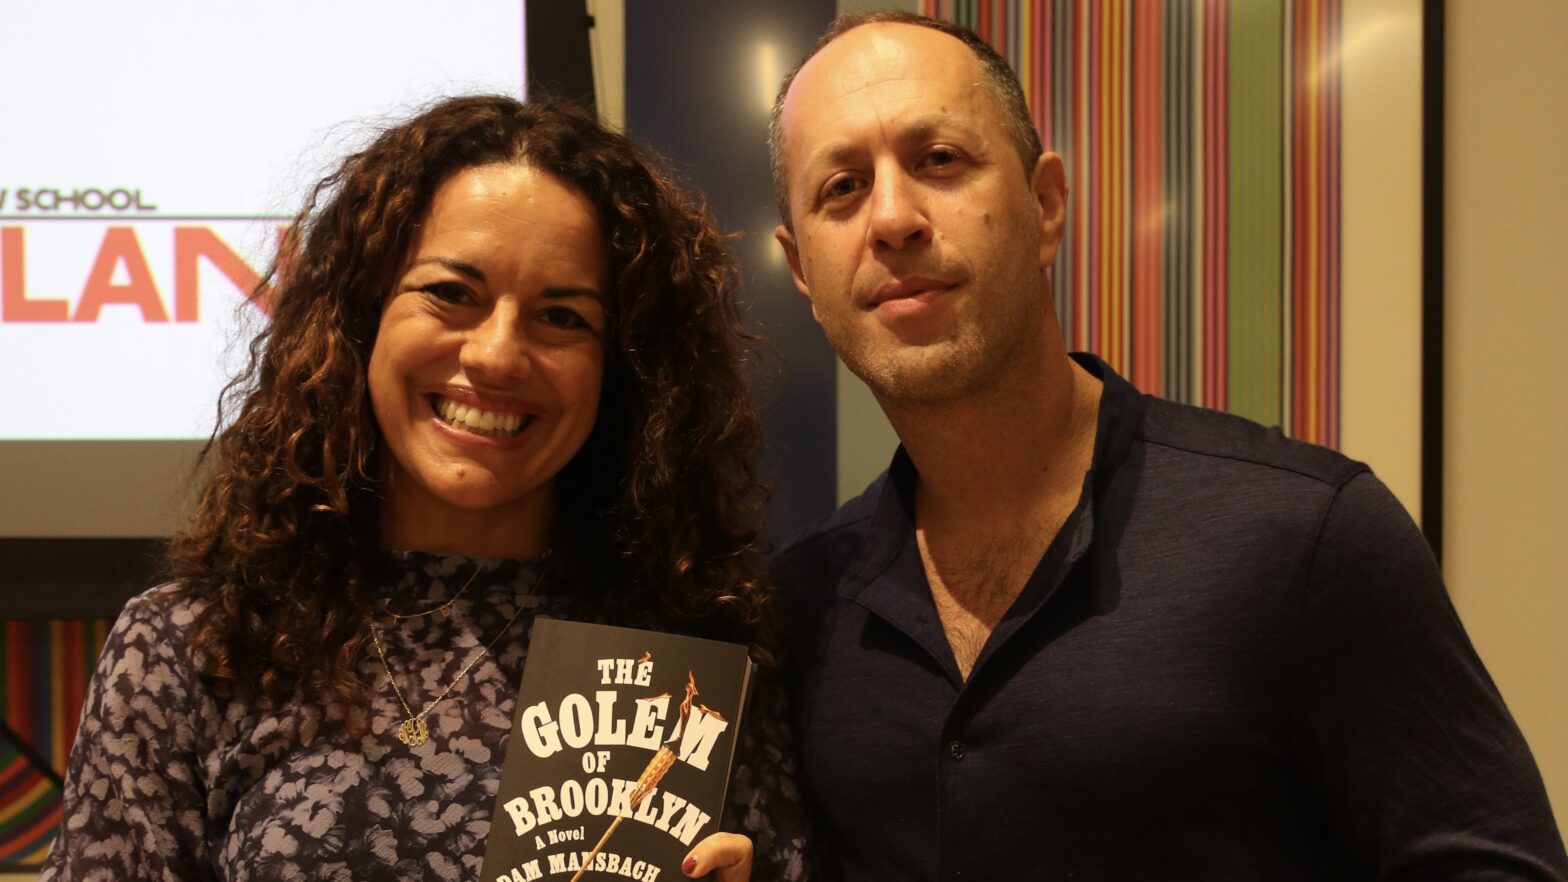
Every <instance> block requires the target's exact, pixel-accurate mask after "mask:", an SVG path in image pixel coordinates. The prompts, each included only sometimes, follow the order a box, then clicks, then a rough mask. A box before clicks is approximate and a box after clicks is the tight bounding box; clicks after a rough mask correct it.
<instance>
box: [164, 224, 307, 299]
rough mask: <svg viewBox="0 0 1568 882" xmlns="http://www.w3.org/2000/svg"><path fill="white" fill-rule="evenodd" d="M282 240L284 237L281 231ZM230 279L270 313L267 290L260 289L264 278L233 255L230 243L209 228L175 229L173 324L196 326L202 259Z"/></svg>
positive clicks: (237, 256)
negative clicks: (191, 323)
mask: <svg viewBox="0 0 1568 882" xmlns="http://www.w3.org/2000/svg"><path fill="white" fill-rule="evenodd" d="M278 236H279V239H280V240H281V239H282V236H283V233H282V231H281V230H280V231H279V234H278ZM203 257H205V258H207V259H208V260H210V261H212V265H213V266H215V267H217V268H218V270H219V271H220V272H222V273H223V274H224V275H225V276H228V277H229V281H231V282H233V283H234V286H235V287H237V288H239V289H240V290H241V291H244V292H245V293H246V294H249V295H252V296H253V299H254V300H255V302H256V305H257V306H260V307H261V308H262V311H263V312H266V311H267V302H268V297H267V295H268V294H270V293H271V291H270V290H269V289H267V288H261V289H258V288H257V287H256V286H257V285H259V284H261V277H260V276H258V275H256V271H255V270H253V269H251V268H250V264H247V263H246V262H245V260H244V258H242V257H240V256H239V255H238V254H235V253H234V249H232V248H230V247H229V246H228V244H227V243H225V242H224V241H223V240H222V239H219V238H218V234H217V233H214V232H213V231H212V230H210V229H208V228H207V227H176V228H175V229H174V320H175V321H178V322H193V321H196V316H197V306H196V302H197V297H196V287H197V283H196V268H197V267H196V262H197V261H198V260H199V259H201V258H203Z"/></svg>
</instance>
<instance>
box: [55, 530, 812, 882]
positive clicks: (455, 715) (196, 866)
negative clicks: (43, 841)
mask: <svg viewBox="0 0 1568 882" xmlns="http://www.w3.org/2000/svg"><path fill="white" fill-rule="evenodd" d="M386 568H387V571H388V572H392V573H396V574H397V578H393V579H389V580H388V582H389V583H390V584H388V585H387V587H386V588H385V589H384V593H383V599H384V602H385V604H386V607H387V608H388V609H391V610H393V611H398V612H416V611H420V610H425V609H430V608H431V607H434V606H438V605H440V604H442V603H444V602H445V601H447V600H449V599H451V597H452V595H453V594H454V593H459V596H458V598H457V600H456V601H455V602H453V603H452V605H451V613H452V614H451V616H450V617H449V618H447V617H443V616H440V615H427V616H420V617H416V618H407V619H401V620H399V619H395V618H393V617H391V616H389V615H384V614H380V615H377V616H376V617H375V618H374V622H375V624H376V626H377V627H378V628H379V629H380V631H381V640H382V644H383V647H384V649H385V652H386V662H387V667H389V668H390V669H391V671H392V673H393V674H394V675H395V676H396V677H397V678H398V684H399V686H400V687H401V688H402V690H403V694H404V695H405V696H406V697H407V699H408V703H409V704H410V705H411V706H413V707H414V709H415V710H418V709H419V708H421V707H423V706H424V705H425V703H426V702H427V701H429V700H430V699H431V698H434V697H435V696H437V695H439V694H440V692H441V690H443V689H445V688H446V687H447V686H448V684H450V683H452V682H453V681H454V680H455V679H456V678H457V676H458V674H459V672H460V671H462V670H463V668H464V666H466V665H468V664H469V663H470V662H473V667H472V668H471V669H470V670H469V671H468V674H467V676H466V677H464V678H463V680H462V681H461V682H460V683H458V684H457V686H455V687H454V688H453V689H452V690H451V692H449V693H448V694H447V696H446V698H445V699H444V700H443V701H442V702H441V703H440V704H438V705H437V706H436V707H435V708H434V709H433V710H432V711H431V712H430V714H429V717H428V723H429V729H430V739H429V740H428V741H426V742H424V743H423V744H420V745H418V746H417V747H408V746H405V745H404V744H403V743H401V742H400V741H399V740H398V738H397V735H396V731H397V727H398V725H399V724H400V723H401V722H402V721H403V719H404V718H405V717H406V716H407V715H406V714H405V713H404V711H403V708H402V706H401V705H400V704H399V702H398V698H397V696H396V695H395V694H394V693H393V690H392V688H391V686H390V685H389V684H388V681H387V671H386V668H383V666H382V662H381V660H380V659H379V658H378V657H377V656H376V654H375V651H374V649H373V647H372V646H371V644H370V642H368V641H367V642H366V650H367V652H366V655H365V658H364V659H363V660H362V661H361V663H360V671H361V673H362V675H363V676H364V678H365V682H367V683H370V684H373V685H372V686H371V687H370V689H369V690H368V700H369V703H370V704H369V711H370V732H369V734H367V735H364V736H363V737H359V738H354V737H350V736H349V735H348V734H347V732H346V730H345V727H344V725H343V719H342V715H341V713H339V712H338V711H335V710H327V709H324V708H323V707H321V706H319V705H316V704H306V703H290V704H286V705H284V706H281V707H264V706H261V705H252V704H247V703H246V702H244V701H241V700H239V699H237V698H235V697H234V695H233V693H232V692H231V691H230V690H228V689H226V688H224V687H223V685H222V684H217V685H215V684H212V683H210V682H207V681H204V680H203V679H201V678H200V677H198V676H197V675H196V672H195V671H194V669H193V668H192V666H191V664H190V661H189V659H190V652H189V643H188V640H189V636H190V628H191V625H192V622H193V621H194V610H195V607H194V604H193V602H192V601H190V600H189V599H187V598H185V597H184V596H183V595H182V594H181V593H180V592H178V591H175V590H172V589H170V588H169V587H167V586H166V587H164V588H161V589H157V588H155V589H153V590H151V591H148V592H146V593H144V594H142V595H140V596H139V597H136V598H135V599H133V600H132V601H131V602H130V603H129V604H128V605H127V606H126V608H125V610H124V612H122V613H121V615H120V618H119V621H118V622H117V623H116V624H115V626H114V630H113V632H112V633H111V634H110V635H109V642H108V645H107V646H106V647H105V648H104V652H103V656H102V658H101V660H100V662H99V667H98V671H97V674H96V675H95V677H94V678H93V683H92V687H91V689H90V690H89V693H88V696H87V706H86V709H85V711H84V714H83V717H82V724H81V729H80V730H79V732H78V734H77V739H76V747H75V749H74V751H73V752H72V754H71V763H70V769H69V771H68V778H67V781H66V788H65V814H64V820H63V821H62V822H61V828H60V836H59V838H58V839H57V840H56V841H55V845H54V849H53V851H52V852H51V853H50V855H49V857H48V859H47V861H46V863H45V867H44V871H43V874H42V876H41V877H40V880H41V882H54V880H103V882H109V880H116V882H119V880H152V879H157V880H198V879H214V880H216V879H221V880H249V879H255V880H300V879H332V880H397V882H409V880H427V879H428V880H473V879H477V878H478V875H479V867H480V863H481V862H482V860H483V857H484V843H485V837H486V835H487V834H488V833H489V831H490V811H491V808H492V806H493V803H494V800H495V793H496V785H497V782H498V780H499V778H500V771H501V761H502V759H503V757H504V756H505V751H506V741H507V736H508V732H509V730H510V728H511V721H512V708H513V705H514V703H515V701H516V690H517V683H518V680H519V678H520V677H521V675H522V668H523V661H524V659H525V658H526V656H527V654H528V634H529V631H530V630H531V627H532V624H533V620H534V618H535V617H536V616H537V615H540V614H545V615H556V616H563V615H568V614H570V611H569V610H568V608H567V606H566V604H565V603H564V602H563V600H562V598H563V597H564V596H565V594H566V593H565V592H559V593H558V594H557V595H556V596H552V586H551V585H550V584H544V585H542V586H538V585H536V582H537V580H538V577H539V569H540V568H539V565H538V564H537V563H535V562H525V561H512V560H497V559H476V558H467V557H454V556H438V555H431V554H424V553H418V552H399V553H394V554H391V555H390V559H389V560H388V561H387V562H386ZM470 576H474V578H473V581H472V582H471V583H470V584H469V585H468V587H467V589H466V590H463V591H461V592H459V589H460V588H461V586H463V585H464V583H465V582H467V580H468V579H469V577H470ZM555 578H557V574H553V573H552V574H551V576H550V578H549V579H547V580H546V582H547V583H548V582H549V581H552V580H553V579H555ZM556 587H559V586H556ZM536 588H540V589H541V590H535V589H536ZM514 614H516V615H517V619H516V621H515V622H513V623H512V625H511V627H510V628H507V627H506V623H507V622H508V621H509V620H511V619H512V618H513V616H514ZM503 630H504V633H503ZM498 635H499V639H498V640H497V642H496V643H495V645H494V648H493V649H492V650H491V651H489V652H485V649H484V647H485V645H486V644H488V643H489V642H490V641H491V640H492V639H495V638H497V637H498ZM750 716H751V719H749V720H748V722H747V725H746V726H745V729H744V730H743V733H742V740H741V744H740V748H739V750H740V753H739V757H738V760H737V766H736V770H735V775H734V779H733V782H732V784H731V788H730V793H731V797H730V799H731V805H730V807H729V808H730V811H729V812H728V813H727V817H726V818H725V823H724V827H723V829H725V830H730V831H736V832H745V833H747V834H749V835H750V836H751V837H752V839H753V842H754V845H755V847H756V853H755V867H754V870H753V879H758V880H765V879H780V880H796V879H802V878H804V877H805V863H804V846H805V841H804V840H805V833H804V826H803V821H802V809H801V800H800V795H799V792H798V791H797V790H796V787H795V780H794V767H793V761H792V760H791V759H790V754H789V751H788V749H787V747H786V746H785V745H786V744H787V741H786V739H785V737H784V736H785V733H784V731H783V728H782V724H781V721H780V714H779V713H778V711H777V705H776V699H773V698H770V697H769V696H767V695H758V696H757V697H756V698H754V699H753V704H752V713H751V715H750ZM674 878H683V877H679V876H676V877H674Z"/></svg>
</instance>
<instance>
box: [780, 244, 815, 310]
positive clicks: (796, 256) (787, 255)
mask: <svg viewBox="0 0 1568 882" xmlns="http://www.w3.org/2000/svg"><path fill="white" fill-rule="evenodd" d="M773 238H775V239H777V240H779V247H780V248H783V249H784V259H785V260H787V261H789V274H790V275H791V276H793V277H794V278H795V289H796V290H798V291H799V292H800V293H801V294H802V295H803V296H804V297H805V298H806V299H807V300H810V299H811V288H810V287H809V286H807V284H806V276H805V274H804V273H802V272H801V271H800V249H799V248H797V247H795V234H794V233H791V232H790V231H789V229H788V228H787V227H785V226H784V225H783V224H779V225H778V226H776V227H774V228H773ZM816 313H817V306H816V304H815V303H813V304H812V305H811V314H812V315H816Z"/></svg>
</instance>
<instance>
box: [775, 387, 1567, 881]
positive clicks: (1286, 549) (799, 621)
mask: <svg viewBox="0 0 1568 882" xmlns="http://www.w3.org/2000/svg"><path fill="white" fill-rule="evenodd" d="M1078 358H1079V360H1080V362H1081V363H1083V364H1084V365H1085V366H1086V367H1087V368H1089V370H1091V372H1093V373H1095V374H1096V375H1097V376H1099V377H1100V378H1101V379H1102V380H1103V381H1104V384H1105V385H1104V392H1103V394H1102V398H1101V403H1100V413H1099V420H1098V428H1097V437H1096V443H1095V451H1094V458H1093V463H1092V466H1091V469H1090V472H1089V474H1088V476H1087V478H1086V479H1085V483H1084V490H1083V494H1082V497H1081V498H1080V501H1079V503H1078V506H1077V508H1076V509H1075V510H1074V512H1073V513H1072V515H1071V516H1070V517H1069V518H1068V520H1067V522H1066V523H1065V525H1064V526H1063V527H1062V528H1061V530H1060V532H1059V533H1058V535H1057V536H1056V537H1055V539H1054V540H1053V541H1052V543H1051V544H1050V546H1049V548H1048V549H1047V551H1046V552H1045V554H1044V556H1043V558H1042V559H1041V560H1040V562H1039V564H1038V566H1037V567H1036V568H1035V570H1034V572H1033V574H1032V575H1031V576H1030V578H1029V581H1028V583H1027V584H1026V585H1025V586H1024V588H1023V591H1022V593H1021V594H1020V595H1019V596H1018V599H1017V600H1016V602H1015V603H1014V604H1013V606H1012V608H1011V609H1010V610H1009V611H1008V612H1007V613H1006V615H1005V616H1004V617H1003V618H1002V620H1001V622H1000V623H999V624H998V626H997V628H996V630H995V631H994V633H993V634H992V635H991V638H990V640H989V641H988V642H987V643H986V645H985V647H984V648H983V650H982V651H981V653H980V655H979V657H978V658H977V660H976V662H975V665H974V667H973V669H972V671H971V674H970V677H969V679H968V681H967V682H966V681H964V680H963V679H962V678H961V676H960V675H959V673H958V667H957V665H956V663H955V661H954V658H953V654H952V651H951V649H950V648H949V645H948V642H947V639H946V636H945V634H944V633H943V630H942V624H941V620H940V619H939V617H938V615H937V611H936V607H935V605H934V603H933V601H932V597H931V590H930V587H929V585H928V583H927V581H926V577H925V571H924V568H923V566H922V563H921V559H920V553H919V551H918V549H917V547H916V544H915V536H914V498H915V497H914V490H915V482H916V479H917V475H916V472H915V468H914V466H913V464H912V462H911V461H910V460H909V458H908V457H907V456H906V455H905V454H904V453H903V451H902V450H900V451H899V453H898V454H897V455H896V456H895V458H894V461H893V464H892V466H891V468H890V469H889V470H888V472H887V473H885V474H884V475H882V476H881V477H880V478H878V479H877V481H876V482H875V483H873V484H872V485H871V486H870V487H869V488H868V489H867V490H866V491H865V493H863V494H862V495H861V496H860V497H858V498H857V499H855V500H853V501H851V502H849V503H848V504H846V505H845V506H844V507H843V508H842V509H840V510H839V511H838V512H837V513H835V514H834V515H833V516H832V517H831V518H830V519H828V520H827V521H826V522H824V523H823V524H822V525H820V526H819V527H817V528H815V529H813V530H812V531H810V532H809V533H808V534H807V535H806V536H804V537H803V538H801V539H799V540H798V541H796V542H794V543H792V544H791V545H790V546H788V547H787V548H785V549H784V550H783V551H781V552H780V554H779V555H778V557H777V558H776V560H775V567H774V578H775V580H776V581H777V583H778V584H779V586H780V588H781V591H782V593H783V595H784V598H785V601H786V603H787V604H788V605H789V607H790V612H789V622H790V632H791V633H790V636H791V647H790V650H789V654H788V655H787V658H786V665H787V675H788V679H789V682H790V688H791V692H792V698H793V702H794V707H795V713H796V715H797V719H796V725H797V737H798V740H799V742H800V749H801V753H802V759H803V761H804V773H805V774H804V776H803V778H804V783H805V786H806V787H807V788H808V790H809V797H810V799H811V802H812V805H813V806H814V809H815V812H816V820H817V836H818V839H817V841H818V842H820V843H821V844H822V845H823V848H822V849H820V851H822V852H824V853H826V854H827V855H829V856H830V863H831V864H832V867H831V868H830V870H831V871H830V872H829V873H827V874H826V875H828V876H830V877H832V876H842V877H844V878H848V879H855V880H859V879H868V880H869V879H875V880H889V879H931V880H937V879H940V880H959V879H1062V880H1067V879H1071V880H1089V879H1108V880H1112V879H1114V880H1127V879H1161V880H1179V879H1191V880H1219V879H1267V880H1320V879H1336V880H1337V879H1383V878H1399V879H1407V878H1408V879H1516V878H1517V879H1555V880H1564V879H1568V857H1565V855H1564V852H1563V846H1562V842H1561V840H1560V838H1559V836H1558V834H1557V830H1556V827H1555V825H1554V823H1553V820H1552V816H1551V810H1550V808H1549V806H1548V804H1547V801H1546V795H1545V790H1544V787H1543V785H1542V783H1541V778H1540V774H1539V773H1538V772H1537V770H1536V767H1535V764H1534V761H1533V760H1532V758H1531V756H1530V752H1529V749H1528V747H1527V746H1526V745H1525V742H1524V740H1523V738H1522V737H1521V735H1520V733H1519V731H1518V728H1517V727H1516V726H1515V724H1514V722H1513V720H1512V719H1511V718H1510V716H1509V714H1508V711H1507V709H1506V708H1505V707H1504V706H1503V702H1502V699H1501V697H1500V696H1499V695H1498V692H1497V689H1496V688H1495V687H1494V686H1493V684H1492V682H1491V680H1490V679H1489V678H1488V676H1487V674H1486V671H1485V669H1484V668H1483V667H1482V665H1481V662H1480V660H1479V659H1478V658H1477V657H1476V654H1475V652H1474V650H1473V649H1472V647H1471V645H1470V643H1469V641H1468V640H1467V638H1466V636H1465V634H1464V631H1463V629H1462V628H1461V626H1460V624H1459V621H1458V618H1457V616H1456V615H1455V613H1454V609H1453V607H1452V605H1451V604H1450V602H1449V599H1448V596H1447V593H1446V591H1445V590H1444V587H1443V583H1442V580H1441V577H1440V576H1439V573H1438V570H1437V567H1436V564H1435V563H1434V561H1433V559H1432V556H1431V554H1430V552H1429V550H1428V547H1427V545H1426V543H1425V541H1424V539H1423V538H1422V536H1421V534H1420V532H1419V531H1418V530H1417V528H1416V527H1415V525H1414V524H1413V523H1412V522H1411V520H1410V518H1409V516H1408V515H1407V514H1406V513H1405V511H1404V509H1403V508H1401V507H1400V505H1399V503H1398V502H1397V501H1396V500H1395V499H1394V497H1393V496H1392V494H1390V493H1389V491H1388V490H1387V489H1386V488H1385V487H1384V486H1383V484H1382V483H1381V482H1379V481H1378V480H1377V479H1376V478H1375V477H1373V475H1372V474H1371V473H1370V472H1369V471H1368V470H1367V468H1366V467H1365V466H1364V465H1362V464H1360V463H1357V462H1353V461H1351V460H1349V459H1347V458H1345V457H1343V456H1341V455H1339V454H1337V453H1334V452H1332V451H1329V450H1326V449H1323V448H1320V447H1314V446H1311V445H1307V444H1302V443H1298V442H1294V441H1290V440H1288V439H1286V438H1284V437H1283V436H1282V435H1281V434H1280V433H1279V432H1278V431H1277V430H1272V429H1264V428H1262V427H1260V426H1257V425H1255V424H1253V423H1250V422H1247V421H1245V420H1242V419H1239V418H1236V417H1233V416H1228V415H1225V414H1221V413H1216V412H1212V411H1205V410H1200V409H1197V408H1192V407H1186V406H1182V405H1177V404H1172V403H1170V402H1166V401H1162V400H1160V399H1157V398H1153V397H1149V396H1143V395H1140V394H1139V393H1138V392H1137V391H1136V390H1135V389H1133V388H1132V387H1131V386H1130V385H1129V384H1128V383H1127V382H1126V381H1125V380H1123V379H1121V378H1120V377H1118V376H1116V375H1115V374H1114V373H1113V372H1112V371H1110V369H1109V368H1107V367H1106V366H1105V365H1104V364H1103V363H1102V362H1099V361H1098V360H1096V359H1093V358H1089V357H1081V356H1080V357H1078Z"/></svg>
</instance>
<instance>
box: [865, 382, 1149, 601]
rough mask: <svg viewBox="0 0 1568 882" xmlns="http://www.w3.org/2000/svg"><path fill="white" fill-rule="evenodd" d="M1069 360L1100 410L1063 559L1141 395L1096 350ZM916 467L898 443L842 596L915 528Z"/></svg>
mask: <svg viewBox="0 0 1568 882" xmlns="http://www.w3.org/2000/svg"><path fill="white" fill-rule="evenodd" d="M1071 358H1072V359H1073V361H1075V362H1077V363H1078V365H1079V366H1081V367H1082V368H1084V369H1085V370H1087V371H1088V372H1089V373H1090V374H1092V375H1093V376H1094V377H1095V378H1097V379H1099V380H1100V381H1101V383H1102V384H1103V385H1102V388H1101V392H1100V410H1099V414H1098V416H1097V417H1096V420H1095V439H1094V455H1093V458H1092V460H1091V461H1090V465H1089V474H1088V476H1087V477H1086V478H1085V480H1084V491H1085V492H1084V494H1083V496H1082V497H1081V498H1080V499H1079V501H1078V506H1077V507H1076V508H1075V509H1074V511H1073V513H1072V515H1070V516H1069V517H1068V519H1067V523H1065V524H1064V525H1063V526H1062V531H1063V533H1067V534H1069V535H1071V537H1072V541H1071V545H1070V546H1069V548H1068V552H1067V553H1068V558H1069V564H1070V562H1071V561H1072V560H1076V559H1077V558H1078V557H1079V556H1081V555H1082V554H1083V552H1084V551H1085V550H1086V549H1087V548H1088V547H1089V544H1090V541H1091V539H1092V538H1093V534H1094V501H1095V499H1096V498H1097V497H1099V496H1100V495H1101V494H1102V492H1103V491H1104V490H1105V488H1106V487H1107V486H1108V485H1109V483H1110V480H1111V478H1112V477H1113V476H1114V475H1115V474H1116V470H1117V468H1118V467H1120V465H1121V463H1122V461H1123V460H1124V459H1125V458H1126V456H1127V451H1128V449H1129V448H1131V446H1132V442H1133V439H1134V438H1136V437H1137V434H1138V426H1139V424H1140V423H1141V421H1142V419H1143V395H1142V393H1140V392H1139V391H1138V390H1137V389H1135V388H1134V387H1133V385H1132V384H1131V383H1129V382H1127V381H1126V380H1125V379H1123V378H1122V377H1121V376H1120V375H1119V374H1117V373H1116V372H1115V371H1114V370H1112V369H1111V367H1110V365H1108V364H1106V363H1105V362H1104V361H1102V360H1101V359H1100V358H1099V357H1098V356H1095V355H1091V354H1089V353H1087V352H1074V353H1071ZM918 478H919V472H918V471H917V470H916V468H915V463H914V460H912V459H910V458H909V454H908V452H906V451H905V450H904V446H903V445H902V444H900V445H899V446H898V450H897V451H895V452H894V454H893V461H892V463H891V464H890V465H889V466H888V470H887V477H886V480H885V481H883V483H882V492H881V495H880V497H879V498H878V501H877V507H876V511H875V513H874V514H873V515H872V516H871V520H870V523H869V530H868V542H867V543H866V546H865V548H866V553H865V554H864V555H863V556H862V558H861V562H862V563H861V566H860V568H859V569H858V570H856V571H855V572H854V573H853V574H852V575H851V576H850V578H848V579H845V580H844V581H843V582H842V583H841V584H840V585H839V594H840V595H842V596H843V597H845V598H848V599H856V598H857V597H859V595H860V594H861V592H862V591H863V590H864V589H865V587H866V586H867V585H869V584H871V583H872V582H873V581H875V580H876V579H877V577H878V576H880V575H881V574H882V573H883V572H885V571H886V570H887V568H888V567H889V566H890V565H891V564H892V563H893V561H894V560H895V559H896V558H897V557H898V554H899V552H900V550H902V549H903V547H904V544H905V543H906V542H908V541H910V539H911V537H912V536H913V535H914V528H915V484H916V481H917V480H918Z"/></svg>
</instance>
